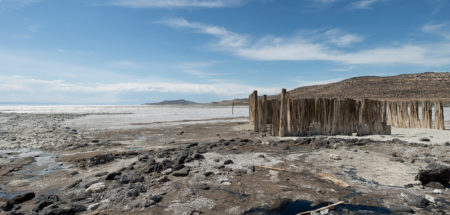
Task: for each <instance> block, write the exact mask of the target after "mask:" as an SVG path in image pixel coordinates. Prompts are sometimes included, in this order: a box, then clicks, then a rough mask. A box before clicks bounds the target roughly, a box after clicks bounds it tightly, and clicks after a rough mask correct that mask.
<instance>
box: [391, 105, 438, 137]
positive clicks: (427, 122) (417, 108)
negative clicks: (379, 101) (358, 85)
mask: <svg viewBox="0 0 450 215" xmlns="http://www.w3.org/2000/svg"><path fill="white" fill-rule="evenodd" d="M433 111H434V120H433ZM386 112H387V113H386V115H387V119H386V122H387V124H388V125H391V126H392V127H398V128H430V129H439V130H444V129H445V127H444V106H443V103H442V102H441V101H404V102H386ZM419 113H421V114H419ZM420 116H421V117H420Z"/></svg>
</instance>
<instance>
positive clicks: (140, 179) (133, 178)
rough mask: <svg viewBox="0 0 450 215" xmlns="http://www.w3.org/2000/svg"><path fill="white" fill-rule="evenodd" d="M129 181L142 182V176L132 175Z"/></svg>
mask: <svg viewBox="0 0 450 215" xmlns="http://www.w3.org/2000/svg"><path fill="white" fill-rule="evenodd" d="M130 182H131V183H137V182H144V176H140V175H132V176H131V181H130Z"/></svg>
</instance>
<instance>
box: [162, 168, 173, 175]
mask: <svg viewBox="0 0 450 215" xmlns="http://www.w3.org/2000/svg"><path fill="white" fill-rule="evenodd" d="M172 172H173V171H172V168H168V169H166V170H164V171H162V172H161V173H162V174H164V175H168V174H170V173H172Z"/></svg>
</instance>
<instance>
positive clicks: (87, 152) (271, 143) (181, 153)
mask: <svg viewBox="0 0 450 215" xmlns="http://www.w3.org/2000/svg"><path fill="white" fill-rule="evenodd" d="M83 116H85V115H76V114H12V113H9V114H0V145H1V146H2V148H1V150H0V198H1V199H0V206H1V208H0V211H1V213H2V214H123V213H127V214H298V213H300V212H304V211H310V210H313V209H317V208H320V207H323V206H327V205H329V204H332V203H336V202H339V201H344V202H343V203H342V204H340V205H338V206H336V207H334V208H332V209H331V210H328V209H326V210H322V211H319V212H318V213H317V214H412V213H415V214H450V190H449V184H448V182H449V179H450V168H449V167H448V166H450V146H449V145H450V144H449V143H448V142H442V141H441V142H439V143H434V144H431V142H432V140H427V139H426V138H420V139H418V138H417V139H416V140H414V141H411V140H409V141H404V140H400V139H397V138H386V140H380V139H379V138H378V139H376V140H375V139H370V137H368V138H364V137H363V138H361V137H358V138H356V137H354V138H353V137H346V138H341V137H339V138H336V137H324V136H318V137H300V138H297V137H292V138H275V137H269V136H266V134H264V133H254V132H251V131H250V129H249V126H248V122H245V121H243V120H241V121H239V122H227V121H221V122H214V123H211V122H207V121H199V122H193V123H187V124H171V125H163V124H161V125H160V126H158V125H156V126H152V127H133V128H130V129H124V128H120V129H83V128H79V127H76V128H73V127H70V123H69V122H70V121H71V120H74V119H79V118H80V117H83ZM446 132H449V133H450V131H446ZM444 134H445V133H444ZM444 137H445V135H444ZM440 138H441V139H442V136H441V137H440ZM448 141H450V134H449V135H448Z"/></svg>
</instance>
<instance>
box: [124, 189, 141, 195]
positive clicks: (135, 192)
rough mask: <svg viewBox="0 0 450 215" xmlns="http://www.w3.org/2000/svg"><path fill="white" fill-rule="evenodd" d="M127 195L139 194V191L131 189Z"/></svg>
mask: <svg viewBox="0 0 450 215" xmlns="http://www.w3.org/2000/svg"><path fill="white" fill-rule="evenodd" d="M127 196H139V192H138V191H137V190H136V189H130V190H129V191H128V192H127Z"/></svg>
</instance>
